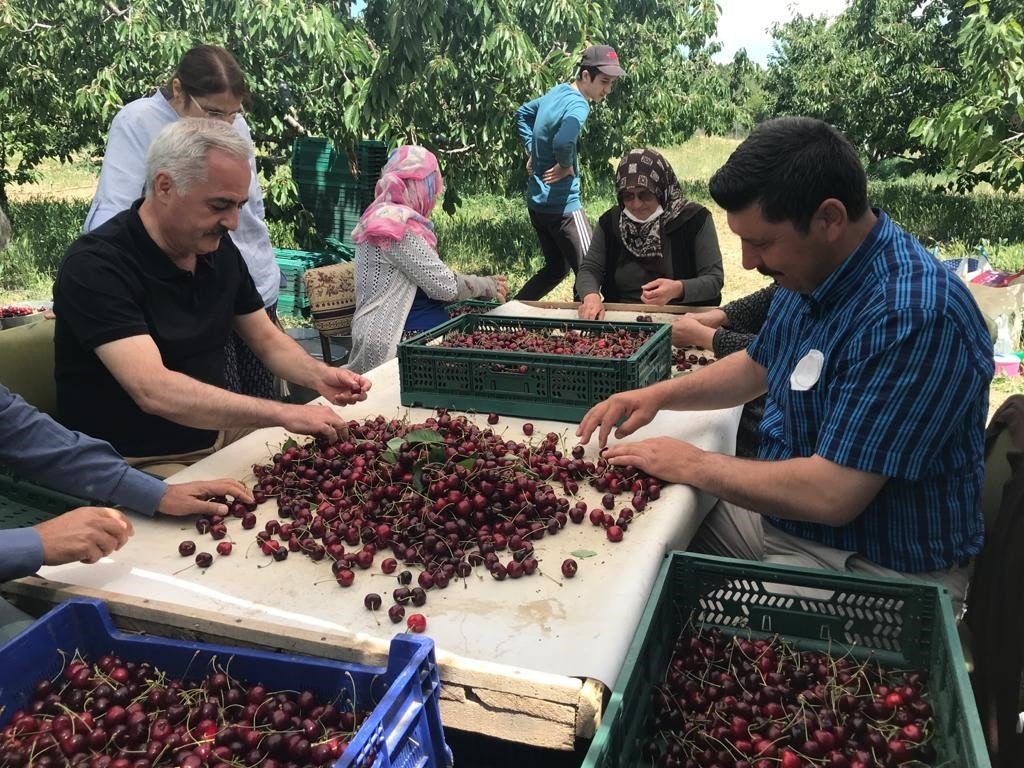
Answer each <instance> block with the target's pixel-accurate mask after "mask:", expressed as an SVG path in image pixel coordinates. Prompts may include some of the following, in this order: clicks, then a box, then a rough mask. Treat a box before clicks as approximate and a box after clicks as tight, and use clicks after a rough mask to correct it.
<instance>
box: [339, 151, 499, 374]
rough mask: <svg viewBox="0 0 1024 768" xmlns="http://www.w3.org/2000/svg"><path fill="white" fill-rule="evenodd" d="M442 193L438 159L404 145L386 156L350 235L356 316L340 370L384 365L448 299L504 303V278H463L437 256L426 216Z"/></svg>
mask: <svg viewBox="0 0 1024 768" xmlns="http://www.w3.org/2000/svg"><path fill="white" fill-rule="evenodd" d="M443 192H444V183H443V182H442V180H441V170H440V168H439V167H438V165H437V158H435V157H434V155H433V154H431V153H430V152H429V151H428V150H426V149H424V148H423V147H417V146H411V145H409V146H403V147H399V148H398V149H396V150H395V151H394V152H392V153H391V156H390V157H389V158H388V162H387V164H386V165H385V166H384V168H383V170H382V171H381V177H380V180H379V181H378V182H377V188H376V190H375V194H376V198H375V199H374V201H373V203H372V204H371V205H370V207H369V208H367V209H366V211H365V212H364V213H363V215H362V217H361V218H360V219H359V224H357V225H356V228H355V229H354V230H353V231H352V240H353V241H354V242H355V243H356V311H355V315H353V317H352V340H353V349H352V356H351V357H350V358H349V362H348V365H347V366H346V367H347V368H350V369H351V370H353V371H355V372H357V373H364V372H366V371H368V370H370V369H371V368H375V367H377V366H378V365H380V364H381V363H384V362H386V361H388V360H390V359H391V358H393V357H394V356H395V355H396V354H397V351H398V342H399V341H400V340H401V338H402V334H403V332H418V331H425V330H427V329H429V328H433V327H434V326H436V325H440V324H441V323H443V322H445V321H446V320H447V319H448V314H447V312H446V311H445V304H446V303H448V302H451V301H457V300H462V299H472V298H497V299H499V300H501V301H504V300H505V293H506V290H507V285H506V282H505V278H504V277H503V276H501V275H498V276H495V277H478V276H476V275H462V274H459V273H457V272H453V271H452V270H450V269H449V268H448V267H446V266H445V265H444V264H443V263H442V262H441V259H440V258H439V257H438V255H437V237H436V236H435V235H434V228H433V225H432V224H431V222H430V219H429V216H430V212H431V211H432V210H433V209H434V204H435V203H436V202H437V199H438V198H439V197H440V196H441V194H442V193H443Z"/></svg>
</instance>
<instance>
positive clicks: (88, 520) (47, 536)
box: [35, 507, 134, 565]
mask: <svg viewBox="0 0 1024 768" xmlns="http://www.w3.org/2000/svg"><path fill="white" fill-rule="evenodd" d="M35 529H36V531H37V532H38V533H39V538H40V539H42V541H43V563H44V564H45V565H63V564H64V563H71V562H74V561H75V560H80V561H82V562H83V563H95V562H96V561H97V560H99V559H100V558H101V557H106V556H107V555H109V554H110V553H111V552H114V551H116V550H118V549H120V548H121V547H123V546H124V544H125V542H126V541H128V537H129V536H131V535H132V534H133V533H134V530H133V529H132V524H131V523H130V522H128V518H127V517H125V516H124V515H123V514H121V513H120V512H118V511H117V510H116V509H110V508H109V507H78V508H77V509H72V510H71V511H70V512H65V513H64V514H63V515H61V516H60V517H55V518H53V519H52V520H47V521H45V522H42V523H39V525H37V526H35Z"/></svg>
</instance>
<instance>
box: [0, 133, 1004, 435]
mask: <svg viewBox="0 0 1024 768" xmlns="http://www.w3.org/2000/svg"><path fill="white" fill-rule="evenodd" d="M738 143H739V142H738V140H735V139H727V138H721V137H704V136H700V137H695V138H693V139H691V140H690V141H688V142H686V143H685V144H683V145H680V146H677V147H672V148H668V149H664V150H662V151H663V152H664V154H665V156H666V157H667V159H668V160H669V162H670V163H671V164H672V167H673V168H674V169H675V171H676V174H677V175H678V176H679V178H680V179H681V180H684V181H683V183H684V186H685V187H686V188H687V190H688V191H689V193H690V194H691V195H692V196H693V197H694V198H695V199H698V200H699V202H701V203H703V204H705V205H707V206H708V208H709V209H710V210H711V212H712V215H713V217H714V223H715V229H716V230H717V232H718V241H719V244H720V246H721V249H722V259H723V266H724V269H725V286H724V288H723V291H722V301H723V303H725V302H728V301H731V300H733V299H736V298H739V297H741V296H745V295H747V294H749V293H752V292H753V291H756V290H758V289H759V288H761V287H763V286H765V285H767V284H768V282H769V280H768V278H765V277H763V276H762V275H760V274H758V273H757V272H753V271H747V270H744V269H743V267H742V265H741V259H740V247H739V241H738V239H737V238H736V237H735V235H733V234H732V232H731V231H730V230H729V227H728V225H727V224H726V217H725V212H724V211H723V210H722V209H721V208H719V207H718V206H717V205H715V204H714V202H713V201H711V200H710V198H709V197H708V195H707V187H706V182H707V179H708V178H710V176H711V174H712V173H714V171H715V170H716V169H717V168H719V167H720V166H721V165H722V164H723V163H724V162H725V160H726V159H727V158H728V156H729V154H730V153H731V152H732V151H733V149H734V148H735V147H736V145H737V144H738ZM97 175H98V166H97V164H96V163H95V162H92V161H91V160H88V159H82V160H79V161H77V162H73V163H64V164H62V163H59V162H56V161H54V162H50V163H47V164H45V165H44V166H43V167H42V169H41V173H40V175H39V180H38V181H37V182H36V183H33V184H25V185H21V186H18V187H13V188H11V189H10V190H9V196H10V201H11V204H12V208H15V209H18V208H23V209H24V210H26V211H28V210H29V209H31V212H30V213H28V212H27V213H25V214H24V219H25V220H27V222H28V223H27V224H26V226H25V227H23V228H21V227H18V216H17V215H16V214H17V212H18V211H17V210H15V211H13V212H12V219H14V225H15V230H14V233H13V239H12V243H11V246H10V247H9V248H8V250H7V251H5V252H4V254H3V259H2V260H0V304H9V303H12V302H16V301H24V300H48V299H49V298H50V288H51V285H52V279H53V272H54V270H55V268H56V265H57V263H58V262H59V260H60V256H61V253H62V252H63V248H64V247H66V246H67V244H68V243H70V242H71V240H72V239H73V238H74V237H75V236H76V235H77V234H78V232H79V231H80V227H81V222H82V221H83V220H84V218H85V212H86V210H87V209H88V205H89V201H90V200H91V199H92V196H93V192H94V191H95V188H96V180H97ZM524 183H525V179H524ZM584 200H585V202H586V211H587V215H588V216H589V218H590V220H591V222H595V221H596V220H597V218H598V216H599V215H600V214H601V213H602V212H603V211H604V210H606V209H607V208H608V207H609V206H610V205H611V204H612V202H613V198H612V194H611V191H610V190H590V191H589V194H588V190H587V188H586V184H584ZM433 218H434V221H435V224H436V230H437V234H438V242H439V248H440V251H441V256H442V258H443V259H444V260H445V261H446V263H448V264H449V265H450V266H452V267H453V268H454V269H457V270H460V271H464V272H476V273H480V274H487V273H494V272H502V273H504V274H505V275H506V276H507V277H508V279H509V287H510V294H514V293H515V291H517V290H518V289H519V287H520V286H521V285H522V284H523V283H525V282H526V280H527V279H529V277H530V276H531V275H532V274H533V273H534V271H535V270H536V269H537V268H538V267H539V265H540V263H541V257H540V252H539V247H538V246H537V243H536V238H535V236H534V233H533V230H532V228H531V227H530V224H529V220H528V218H527V215H526V209H525V205H524V203H523V201H522V199H521V198H518V197H516V198H508V197H502V196H498V195H476V196H472V197H469V198H467V199H466V200H465V201H464V204H463V205H462V206H461V207H460V208H459V209H458V210H457V211H456V212H455V214H454V215H448V214H446V213H444V212H443V211H441V210H440V209H438V210H437V211H436V212H435V213H434V216H433ZM22 229H23V230H25V231H19V230H22ZM30 229H31V230H36V231H28V230H30ZM293 229H294V228H293V227H292V226H291V224H290V223H289V222H272V224H271V235H272V240H273V241H274V244H275V245H277V246H281V247H296V243H295V242H294V232H293ZM40 242H45V243H47V245H46V247H45V248H44V250H45V251H46V252H45V253H40V252H39V251H40V248H39V246H38V244H39V243H40ZM975 245H976V244H970V245H967V246H965V244H959V248H960V249H961V250H963V249H964V248H965V247H966V248H967V249H968V250H969V249H970V248H973V247H974V246H975ZM1010 249H1011V254H1012V255H1011V256H1010V258H1011V259H1017V258H1019V256H1018V255H1017V254H1016V250H1015V249H1017V246H1016V245H1011V246H1010ZM945 252H946V253H949V252H950V251H949V249H948V248H947V249H945ZM1004 268H1017V267H1016V263H1015V262H1013V263H1011V265H1010V266H1008V267H1004ZM5 273H7V274H6V275H5ZM11 276H16V277H14V279H11ZM5 277H6V278H7V279H5ZM548 299H550V300H553V301H570V300H571V299H572V278H571V275H570V276H569V277H567V278H566V279H565V280H564V281H563V282H562V283H561V284H560V285H559V286H558V287H557V288H556V289H555V290H554V291H553V292H552V293H551V294H550V295H549V296H548ZM284 320H285V322H286V324H288V325H292V326H295V325H302V324H304V321H303V320H302V319H301V318H284ZM1018 392H1020V393H1024V376H1022V377H1018V378H1015V379H1009V378H1006V377H1005V376H1000V377H997V378H996V379H994V380H993V383H992V387H991V390H990V403H989V415H990V416H991V414H992V413H993V412H994V411H995V410H996V408H997V407H998V406H999V405H1001V404H1002V402H1003V401H1004V400H1006V398H1007V397H1009V396H1010V395H1011V394H1014V393H1018Z"/></svg>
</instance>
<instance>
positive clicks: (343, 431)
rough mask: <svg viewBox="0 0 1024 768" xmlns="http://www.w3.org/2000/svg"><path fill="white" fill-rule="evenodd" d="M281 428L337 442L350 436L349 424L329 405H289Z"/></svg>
mask: <svg viewBox="0 0 1024 768" xmlns="http://www.w3.org/2000/svg"><path fill="white" fill-rule="evenodd" d="M285 414H286V416H285V419H284V420H283V421H282V422H281V426H282V427H284V428H285V429H287V430H288V431H289V432H295V433H296V434H300V435H313V436H315V437H319V438H322V439H324V440H327V441H328V442H331V443H333V442H335V441H336V440H339V439H341V438H343V437H345V436H346V435H348V422H346V421H345V420H344V419H342V418H341V417H340V416H338V414H337V413H335V411H334V409H333V408H331V407H330V406H329V405H288V406H285Z"/></svg>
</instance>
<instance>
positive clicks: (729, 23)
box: [715, 0, 848, 65]
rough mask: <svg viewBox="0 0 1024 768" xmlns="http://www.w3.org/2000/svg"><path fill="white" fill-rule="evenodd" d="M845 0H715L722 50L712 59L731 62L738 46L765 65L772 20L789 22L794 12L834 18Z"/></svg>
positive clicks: (843, 5)
mask: <svg viewBox="0 0 1024 768" xmlns="http://www.w3.org/2000/svg"><path fill="white" fill-rule="evenodd" d="M847 4H848V0H718V5H719V7H720V8H721V9H722V12H721V14H720V15H719V17H718V35H717V39H718V41H719V42H720V43H721V44H722V52H721V53H719V54H718V55H717V56H716V57H715V61H718V62H723V63H724V62H729V61H732V57H733V54H734V53H736V51H737V50H739V49H740V48H746V49H747V55H748V56H750V58H751V60H753V61H756V62H757V63H759V64H762V65H763V64H765V63H766V62H767V60H768V54H769V53H771V51H772V38H771V33H770V32H769V31H768V29H769V27H771V25H772V23H773V22H785V21H789V20H790V19H791V18H793V16H795V15H796V14H798V13H799V14H803V15H804V16H809V15H815V16H822V15H824V16H828V17H830V18H831V17H834V16H837V15H838V14H839V13H840V12H842V11H843V10H844V9H845V8H846V6H847Z"/></svg>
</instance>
